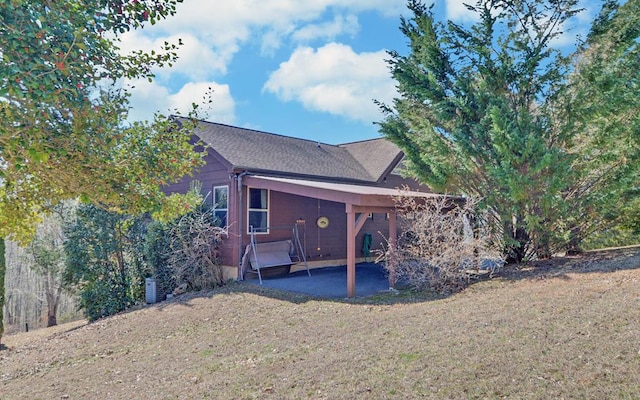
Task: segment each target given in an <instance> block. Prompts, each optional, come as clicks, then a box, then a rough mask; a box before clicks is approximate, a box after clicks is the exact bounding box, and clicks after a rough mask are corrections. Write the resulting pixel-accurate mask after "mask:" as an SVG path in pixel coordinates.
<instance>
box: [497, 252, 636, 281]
mask: <svg viewBox="0 0 640 400" xmlns="http://www.w3.org/2000/svg"><path fill="white" fill-rule="evenodd" d="M638 268H640V246H628V247H620V248H611V249H601V250H593V251H586V252H583V253H581V254H578V255H575V256H566V257H556V258H552V259H549V260H538V261H533V262H530V263H526V264H521V265H513V266H506V267H505V268H504V269H503V270H502V271H500V273H499V274H498V277H501V278H503V279H506V280H511V281H515V280H524V279H528V280H541V279H549V278H556V279H558V278H559V279H570V278H569V276H568V275H567V274H587V273H606V272H614V271H619V270H626V269H638Z"/></svg>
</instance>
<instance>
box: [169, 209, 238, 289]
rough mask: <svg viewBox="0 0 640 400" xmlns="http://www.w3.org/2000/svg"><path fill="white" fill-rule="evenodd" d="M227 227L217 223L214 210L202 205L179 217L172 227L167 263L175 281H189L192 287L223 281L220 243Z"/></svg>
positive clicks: (214, 285)
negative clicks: (224, 227)
mask: <svg viewBox="0 0 640 400" xmlns="http://www.w3.org/2000/svg"><path fill="white" fill-rule="evenodd" d="M226 235H227V231H226V229H223V228H221V227H219V226H216V223H215V220H214V217H213V213H212V212H211V210H207V209H205V208H202V207H201V208H199V209H197V210H195V211H193V212H191V213H189V214H186V215H184V216H182V217H180V218H179V219H178V220H177V221H175V222H174V223H173V224H172V225H171V227H170V229H169V237H168V240H169V246H168V248H169V253H168V256H167V264H168V266H169V269H170V270H172V271H173V282H174V284H177V285H181V284H186V285H187V287H188V288H189V289H191V290H201V289H207V288H213V287H216V286H220V285H222V284H223V283H224V278H223V276H222V267H221V259H220V244H221V243H222V241H223V240H224V238H225V237H226Z"/></svg>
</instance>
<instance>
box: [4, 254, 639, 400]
mask: <svg viewBox="0 0 640 400" xmlns="http://www.w3.org/2000/svg"><path fill="white" fill-rule="evenodd" d="M639 282H640V250H639V249H637V248H632V249H617V250H608V251H603V252H593V253H586V254H585V255H582V256H579V257H571V258H563V259H555V260H552V261H544V262H539V263H535V264H530V265H526V266H521V267H519V268H511V269H506V270H504V271H503V272H502V274H501V275H500V276H498V277H496V278H494V279H492V280H486V281H480V282H477V283H475V284H474V285H472V286H471V287H470V288H469V289H467V290H465V291H464V292H462V293H458V294H456V295H454V296H450V297H447V298H437V297H429V296H425V295H423V294H416V293H412V292H410V291H402V292H401V293H400V294H398V295H392V294H388V295H384V296H376V297H373V298H369V299H357V300H355V301H335V300H332V301H329V300H327V301H325V300H318V299H313V298H310V297H308V296H304V295H295V294H289V293H286V292H279V291H275V290H269V289H265V288H262V287H258V286H255V285H247V284H240V283H239V284H233V285H230V286H228V287H225V288H223V289H221V290H217V291H213V292H207V293H198V294H189V295H184V296H180V297H179V298H175V299H173V300H171V301H168V302H164V303H161V304H157V305H153V306H144V307H139V308H137V309H134V310H131V311H129V312H127V313H123V314H120V315H117V316H114V317H111V318H107V319H104V320H100V321H97V322H95V323H91V324H87V323H85V322H76V323H74V324H71V325H69V324H67V325H63V326H59V327H55V328H47V329H41V330H38V331H32V332H29V333H23V334H16V335H10V336H7V337H5V338H3V342H4V343H5V344H6V346H7V350H3V351H0V393H2V396H1V397H2V398H3V399H59V398H69V399H86V398H105V399H130V398H139V399H208V398H211V399H218V398H229V399H265V398H266V399H306V398H311V399H379V398H382V399H385V398H388V399H412V398H438V399H441V398H517V399H540V398H587V399H601V398H640V387H638V385H637V382H638V380H639V379H640V353H639V351H640V330H639V329H638V326H640V312H639V306H640V292H639V291H638V284H639Z"/></svg>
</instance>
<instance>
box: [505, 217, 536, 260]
mask: <svg viewBox="0 0 640 400" xmlns="http://www.w3.org/2000/svg"><path fill="white" fill-rule="evenodd" d="M505 225H506V227H505V232H508V233H509V238H510V239H511V241H512V243H511V244H509V245H507V248H506V249H505V261H506V263H507V264H519V263H521V262H522V261H523V260H524V259H525V257H526V255H527V249H528V248H529V244H530V242H531V238H530V237H529V233H528V232H527V230H526V229H525V228H524V227H523V226H521V225H520V224H519V223H518V219H517V218H514V221H513V222H510V223H508V224H505Z"/></svg>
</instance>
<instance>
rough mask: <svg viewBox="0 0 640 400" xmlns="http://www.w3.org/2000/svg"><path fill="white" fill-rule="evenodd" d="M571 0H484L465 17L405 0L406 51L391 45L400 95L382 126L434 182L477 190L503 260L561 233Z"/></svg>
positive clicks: (536, 249)
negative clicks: (562, 103)
mask: <svg viewBox="0 0 640 400" xmlns="http://www.w3.org/2000/svg"><path fill="white" fill-rule="evenodd" d="M576 3H577V1H575V0H558V1H546V2H538V1H532V0H523V1H511V0H480V1H478V2H477V3H476V5H475V6H473V7H472V6H467V7H468V8H469V9H471V10H473V11H475V12H476V13H477V15H478V18H479V19H478V21H477V22H476V23H474V24H473V25H472V26H471V27H465V26H462V25H458V24H455V23H453V22H451V21H449V22H447V23H443V22H439V21H437V20H436V19H435V16H434V13H433V12H432V9H431V8H429V7H426V6H425V5H424V4H423V3H421V2H420V1H416V0H412V1H409V3H408V7H409V9H410V10H411V11H412V12H413V16H412V18H411V19H404V18H403V19H402V21H401V28H400V29H401V31H402V32H403V33H404V34H405V35H406V37H407V38H408V39H409V47H410V53H409V54H408V55H406V56H405V55H401V54H399V53H398V52H394V51H392V52H390V53H389V54H390V56H391V58H390V60H389V64H390V67H391V72H392V75H393V77H394V79H395V80H396V81H397V82H398V90H399V93H400V97H399V98H397V99H395V100H394V103H393V106H392V107H391V106H388V105H381V106H382V108H383V110H384V111H385V112H386V113H387V116H386V118H385V120H384V121H382V122H380V124H379V125H380V129H381V132H382V133H383V134H384V135H385V136H386V137H388V138H389V139H390V140H391V141H393V142H395V143H396V144H398V145H399V146H400V147H401V148H402V149H403V150H404V152H405V154H406V157H407V166H408V171H409V173H410V174H412V175H414V176H416V177H417V178H419V179H420V180H422V181H424V182H426V183H427V184H429V185H430V186H431V187H432V188H434V189H435V190H438V191H443V192H450V193H460V194H466V195H469V196H472V197H478V198H481V199H482V204H481V205H482V206H483V207H485V208H486V209H487V210H488V214H489V215H490V216H493V217H494V218H495V220H494V224H493V226H494V227H495V228H496V229H497V230H499V231H500V232H502V234H503V237H504V241H505V254H506V256H507V260H508V261H510V262H513V261H520V260H522V259H524V258H525V257H528V256H534V255H537V256H538V257H547V256H550V254H551V252H552V250H553V244H554V243H555V241H556V240H560V238H561V237H562V236H563V234H564V230H559V227H560V225H561V219H562V218H561V216H562V215H564V212H565V211H566V210H567V208H568V207H569V205H568V204H567V203H566V202H565V197H564V193H563V190H564V189H566V188H567V186H568V184H569V182H570V181H571V179H572V176H573V173H572V171H571V166H572V162H573V155H572V154H571V153H568V152H567V151H566V148H567V147H569V146H570V144H571V143H570V141H571V132H569V131H568V130H566V129H560V128H559V127H557V126H556V125H555V124H554V118H553V116H554V111H555V110H554V107H553V105H554V104H555V102H556V100H557V98H558V96H559V95H560V94H562V89H563V87H564V86H563V83H564V80H565V78H566V75H567V72H568V70H569V64H568V60H567V59H566V58H564V57H563V56H562V55H561V54H560V53H559V52H558V51H556V50H554V49H553V48H552V41H553V40H554V39H555V38H556V37H557V36H558V35H560V34H561V30H560V29H561V27H562V26H563V24H564V23H565V22H566V21H567V20H568V19H569V18H571V17H573V16H574V15H575V14H576V13H577V12H578V9H577V8H576Z"/></svg>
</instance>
